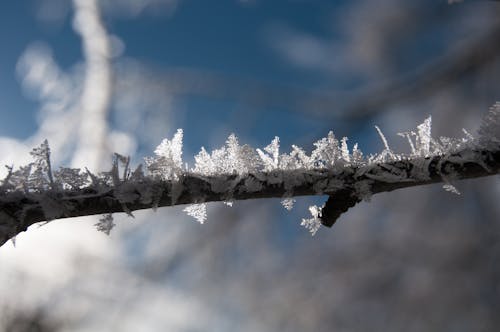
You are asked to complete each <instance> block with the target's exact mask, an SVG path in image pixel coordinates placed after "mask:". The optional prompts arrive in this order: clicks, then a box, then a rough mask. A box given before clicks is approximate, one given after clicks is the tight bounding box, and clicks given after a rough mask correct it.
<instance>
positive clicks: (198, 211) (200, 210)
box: [182, 203, 207, 224]
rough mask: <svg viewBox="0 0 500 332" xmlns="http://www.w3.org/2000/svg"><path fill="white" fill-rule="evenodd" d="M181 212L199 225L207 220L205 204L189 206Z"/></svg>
mask: <svg viewBox="0 0 500 332" xmlns="http://www.w3.org/2000/svg"><path fill="white" fill-rule="evenodd" d="M182 211H184V212H186V213H187V214H188V215H189V216H191V217H193V218H194V219H196V220H197V221H198V222H199V223H200V224H203V223H205V220H207V203H200V204H191V205H189V206H187V207H185V208H184V210H182Z"/></svg>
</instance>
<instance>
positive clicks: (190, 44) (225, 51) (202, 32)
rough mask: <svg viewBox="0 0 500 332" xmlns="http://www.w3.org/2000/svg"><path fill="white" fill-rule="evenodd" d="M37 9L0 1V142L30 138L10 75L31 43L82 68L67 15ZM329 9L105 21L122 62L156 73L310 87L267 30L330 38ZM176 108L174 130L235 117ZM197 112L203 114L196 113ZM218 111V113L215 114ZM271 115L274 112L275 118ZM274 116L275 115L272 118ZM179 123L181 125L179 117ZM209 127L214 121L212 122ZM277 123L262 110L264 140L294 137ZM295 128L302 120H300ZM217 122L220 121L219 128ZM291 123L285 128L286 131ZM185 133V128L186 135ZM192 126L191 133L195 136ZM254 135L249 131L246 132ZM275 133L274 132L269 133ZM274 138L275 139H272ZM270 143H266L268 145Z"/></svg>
mask: <svg viewBox="0 0 500 332" xmlns="http://www.w3.org/2000/svg"><path fill="white" fill-rule="evenodd" d="M39 5H40V1H6V2H2V4H1V5H0V18H1V19H0V43H1V44H2V45H4V46H3V47H2V50H1V52H0V109H1V112H0V123H1V124H0V134H1V135H2V136H11V137H16V138H26V137H28V136H30V135H31V134H32V133H33V132H34V131H35V130H36V112H37V110H38V105H37V103H36V101H35V100H33V99H32V98H29V97H27V96H26V95H25V94H24V93H23V91H22V87H21V84H20V82H19V77H18V75H17V74H16V63H17V62H18V59H19V57H20V56H21V55H22V53H23V52H24V51H25V49H26V48H27V47H28V46H29V45H30V44H31V43H33V42H37V41H43V42H45V43H47V44H48V45H49V47H50V48H51V49H52V51H53V56H54V58H55V60H56V62H57V64H58V65H59V66H60V67H61V68H62V69H69V68H70V67H71V66H73V65H75V64H76V63H77V62H79V61H81V60H82V54H81V42H80V40H79V38H78V36H77V35H76V34H75V33H74V32H73V30H72V27H71V19H70V17H69V15H67V16H65V17H61V18H59V19H58V20H56V21H55V22H54V21H53V22H47V21H44V20H41V19H40V18H37V11H38V9H39ZM336 5H337V4H336V3H334V2H328V1H325V2H321V1H315V3H314V5H312V6H311V5H310V4H309V3H306V2H302V1H269V2H257V3H248V4H245V3H240V2H238V1H215V2H208V1H182V2H181V3H180V4H179V5H178V7H177V9H176V10H175V12H174V13H172V14H168V15H161V14H159V13H158V12H159V11H158V12H157V13H146V14H143V15H140V16H138V17H132V18H130V17H125V16H124V15H107V16H106V17H105V24H106V27H107V28H108V32H109V33H112V34H114V35H117V36H118V37H119V38H120V39H122V40H123V42H124V44H125V53H124V54H123V56H126V57H131V58H134V59H136V60H138V61H141V62H142V63H145V64H146V65H152V66H154V68H169V67H183V68H194V69H200V70H210V71H213V72H216V73H221V74H228V75H233V76H234V77H239V76H241V77H244V78H248V79H252V78H253V79H256V80H261V81H266V82H270V83H273V82H276V83H281V84H285V83H287V84H289V83H292V84H293V85H298V86H302V87H303V86H306V87H310V86H314V84H318V82H321V79H322V75H318V73H317V72H316V73H312V74H311V73H308V72H307V71H304V70H300V69H299V70H297V68H294V67H293V66H290V65H289V64H287V63H286V62H284V61H283V59H282V58H281V57H280V56H279V55H278V54H276V52H274V51H273V50H272V48H271V47H270V46H269V43H270V41H269V38H268V34H269V30H270V29H272V28H273V26H276V25H280V24H281V25H285V24H286V25H290V26H293V27H295V28H297V29H304V30H305V31H308V32H310V33H314V34H318V35H320V36H321V35H329V34H330V32H331V29H330V28H329V27H328V21H329V18H330V16H331V10H332V8H334V7H335V6H336ZM199 99H200V98H193V99H192V100H190V99H187V98H183V99H182V100H180V102H181V105H182V106H183V107H182V109H183V110H185V111H186V112H187V114H188V115H187V120H186V117H184V121H182V123H180V124H179V125H183V126H185V127H186V126H189V125H190V123H191V122H192V121H190V119H189V118H190V115H189V114H190V113H193V112H194V113H195V114H200V115H201V117H202V119H204V120H210V118H211V117H212V115H210V116H204V114H208V112H210V114H212V113H213V114H214V116H215V117H217V116H221V118H220V120H221V121H224V120H225V119H227V118H228V115H227V114H226V116H224V114H223V113H227V112H228V111H229V110H230V109H232V110H233V113H234V112H241V113H245V112H251V111H252V109H245V110H239V111H234V109H235V108H234V105H232V106H233V107H230V106H228V104H227V103H219V102H213V101H210V100H208V101H207V100H206V99H205V100H201V101H200V100H199ZM194 108H196V109H201V108H203V109H204V111H203V112H201V111H196V110H195V109H194ZM216 109H219V110H221V111H218V112H217V111H216ZM274 111H277V112H274ZM275 113H276V114H275ZM181 118H182V117H181ZM212 119H213V117H212ZM287 119H288V117H286V116H285V117H283V116H282V114H280V113H279V110H266V116H265V117H264V118H263V119H255V120H256V121H257V120H258V121H259V122H262V123H263V125H264V126H263V127H262V132H264V131H268V130H271V129H273V128H269V126H272V127H282V128H285V127H286V128H287V129H286V130H280V128H276V129H278V130H277V131H276V133H275V134H280V131H281V135H285V136H286V134H287V133H286V132H291V131H293V130H294V129H297V128H298V127H299V126H300V125H301V124H302V123H298V122H297V121H298V120H299V119H294V117H293V116H292V117H290V121H287ZM261 120H262V121H261ZM300 120H301V119H300ZM218 121H219V120H218ZM288 122H290V126H287V125H286V124H287V123H288ZM186 129H187V130H188V131H189V128H186ZM198 129H199V128H197V127H196V126H194V130H195V132H198ZM249 130H252V132H253V133H255V127H251V128H250V129H249ZM273 132H274V131H273ZM270 135H274V134H270ZM271 138H272V137H271Z"/></svg>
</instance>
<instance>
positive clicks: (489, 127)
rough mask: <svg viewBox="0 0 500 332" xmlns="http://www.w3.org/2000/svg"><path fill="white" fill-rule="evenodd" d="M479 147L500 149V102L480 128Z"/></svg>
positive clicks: (491, 110) (491, 109)
mask: <svg viewBox="0 0 500 332" xmlns="http://www.w3.org/2000/svg"><path fill="white" fill-rule="evenodd" d="M479 145H480V146H481V147H483V148H485V149H490V150H498V149H500V102H497V103H496V104H495V105H494V106H493V107H492V108H490V111H489V112H488V115H486V117H485V118H484V120H483V122H482V124H481V127H480V128H479Z"/></svg>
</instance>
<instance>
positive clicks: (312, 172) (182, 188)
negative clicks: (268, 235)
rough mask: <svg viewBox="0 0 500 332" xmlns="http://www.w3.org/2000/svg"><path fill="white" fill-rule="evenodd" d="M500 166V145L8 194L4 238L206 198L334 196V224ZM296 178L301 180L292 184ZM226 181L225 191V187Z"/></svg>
mask: <svg viewBox="0 0 500 332" xmlns="http://www.w3.org/2000/svg"><path fill="white" fill-rule="evenodd" d="M499 172H500V151H498V150H497V151H488V150H481V149H470V148H466V149H464V150H462V151H459V152H455V153H452V154H448V155H437V156H431V157H414V158H410V159H403V160H399V161H390V162H387V163H376V164H367V165H358V166H345V167H343V168H341V169H339V168H336V169H324V168H323V169H297V170H275V171H268V172H258V173H247V174H226V175H217V176H204V175H200V174H196V173H191V172H186V173H183V174H182V176H180V177H179V178H178V179H177V180H170V181H164V180H159V179H154V178H149V177H144V178H142V179H140V180H133V179H129V180H123V181H122V182H120V183H115V184H114V185H103V184H95V185H93V186H90V187H87V188H83V189H71V190H47V191H43V192H23V191H20V190H18V191H11V192H6V191H4V192H3V193H2V194H0V245H3V244H4V243H5V242H6V241H8V240H9V239H10V238H12V237H14V236H16V235H17V234H19V233H20V232H22V231H25V230H26V229H27V227H29V226H30V225H32V224H34V223H37V222H40V221H47V220H52V219H60V218H69V217H79V216H88V215H96V214H105V213H115V212H126V213H129V214H130V213H131V211H135V210H142V209H150V208H156V207H163V206H172V205H180V204H192V203H202V202H214V201H226V200H244V199H254V198H271V197H277V198H282V197H285V196H307V195H329V196H330V199H329V200H328V203H327V204H326V206H325V208H324V209H323V212H322V214H323V215H322V216H321V218H322V223H323V225H325V226H331V225H333V223H334V222H335V220H336V219H337V218H338V217H339V216H340V215H341V214H342V213H343V212H345V211H346V210H347V209H348V208H349V207H351V206H354V205H355V204H356V203H357V202H359V201H360V200H361V199H367V198H369V195H372V194H376V193H380V192H389V191H393V190H396V189H401V188H406V187H413V186H421V185H426V184H431V183H438V182H445V183H449V181H450V180H455V179H467V178H477V177H483V176H490V175H494V174H498V173H499ZM289 179H295V180H296V181H295V183H294V185H293V188H292V191H291V190H290V183H289ZM217 184H219V188H220V184H225V185H226V186H222V187H223V188H224V190H218V186H217Z"/></svg>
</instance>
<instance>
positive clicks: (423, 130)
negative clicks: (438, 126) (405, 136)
mask: <svg viewBox="0 0 500 332" xmlns="http://www.w3.org/2000/svg"><path fill="white" fill-rule="evenodd" d="M431 124H432V118H431V117H430V116H429V117H428V118H427V119H425V121H424V123H422V124H421V125H419V126H418V127H417V130H418V135H417V145H416V153H417V154H419V155H420V156H422V157H426V156H428V155H429V154H430V153H431V140H432V137H431Z"/></svg>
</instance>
